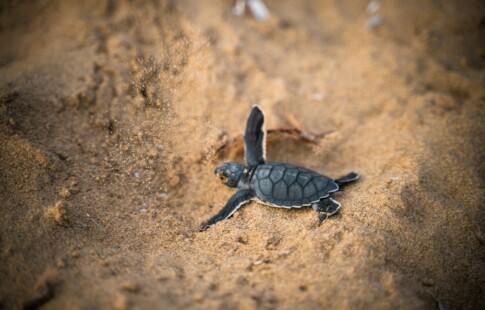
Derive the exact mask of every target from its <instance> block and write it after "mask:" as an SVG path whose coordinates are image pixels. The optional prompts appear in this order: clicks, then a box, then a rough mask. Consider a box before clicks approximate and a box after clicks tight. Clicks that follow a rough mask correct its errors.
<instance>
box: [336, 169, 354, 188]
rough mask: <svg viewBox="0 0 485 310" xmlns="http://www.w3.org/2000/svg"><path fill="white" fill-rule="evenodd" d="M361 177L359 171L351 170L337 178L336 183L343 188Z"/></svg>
mask: <svg viewBox="0 0 485 310" xmlns="http://www.w3.org/2000/svg"><path fill="white" fill-rule="evenodd" d="M359 178H360V175H359V174H358V173H355V172H351V173H349V174H347V175H345V176H343V177H341V178H338V179H336V180H335V183H337V185H338V186H339V187H340V188H342V187H344V186H346V185H348V184H350V183H352V182H355V181H357V180H358V179H359Z"/></svg>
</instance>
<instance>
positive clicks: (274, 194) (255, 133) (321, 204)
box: [200, 106, 359, 231]
mask: <svg viewBox="0 0 485 310" xmlns="http://www.w3.org/2000/svg"><path fill="white" fill-rule="evenodd" d="M244 150H245V154H244V155H245V160H246V166H244V165H241V164H239V163H235V162H229V163H224V164H222V165H221V166H220V167H218V168H217V169H216V170H215V171H214V173H215V174H216V175H217V176H218V177H219V179H220V180H221V182H222V183H224V184H225V185H226V186H228V187H231V188H237V189H238V191H237V192H236V193H235V194H234V195H233V196H232V197H231V198H230V199H229V201H228V202H227V203H226V205H225V206H224V208H222V209H221V210H220V211H219V213H217V214H216V215H214V216H213V217H212V218H210V219H209V220H208V221H207V222H205V223H204V224H203V225H202V226H201V227H200V231H202V230H205V229H207V228H209V227H210V226H212V225H214V224H216V223H217V222H219V221H222V220H224V219H227V218H229V217H230V216H231V215H232V214H233V213H234V212H236V211H237V210H238V209H239V208H240V207H241V206H242V205H244V204H246V203H248V202H250V201H257V202H260V203H263V204H267V205H270V206H273V207H278V208H301V207H304V206H312V208H313V209H314V210H315V211H316V212H317V214H318V218H319V221H320V224H322V223H323V222H324V221H326V220H327V218H328V217H329V216H331V215H333V214H336V213H337V212H338V210H339V209H340V203H339V202H337V201H335V200H334V199H332V198H331V197H330V195H331V194H332V193H335V192H337V191H340V190H341V189H342V187H343V186H345V185H347V184H350V183H352V182H354V181H356V180H357V179H359V175H358V174H357V173H355V172H351V173H348V174H347V175H345V176H343V177H341V178H338V179H336V180H333V179H331V178H329V177H326V176H324V175H321V174H319V173H316V172H314V171H311V170H309V169H306V168H302V167H298V166H295V165H292V164H286V163H266V131H265V129H264V114H263V112H262V111H261V109H260V108H259V107H258V106H254V107H253V109H252V110H251V114H250V115H249V118H248V121H247V124H246V132H245V134H244Z"/></svg>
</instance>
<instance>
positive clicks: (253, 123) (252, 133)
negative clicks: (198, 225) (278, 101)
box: [244, 105, 266, 166]
mask: <svg viewBox="0 0 485 310" xmlns="http://www.w3.org/2000/svg"><path fill="white" fill-rule="evenodd" d="M265 144H266V131H265V129H264V114H263V111H261V109H260V108H259V107H258V106H257V105H256V106H254V107H253V109H252V110H251V114H249V118H248V122H247V123H246V132H245V133H244V149H245V152H246V154H245V156H246V164H247V165H248V166H257V165H260V164H264V161H265V160H266V145H265Z"/></svg>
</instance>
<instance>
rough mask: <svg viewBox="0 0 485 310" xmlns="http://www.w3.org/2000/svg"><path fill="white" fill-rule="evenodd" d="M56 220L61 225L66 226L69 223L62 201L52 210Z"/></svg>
mask: <svg viewBox="0 0 485 310" xmlns="http://www.w3.org/2000/svg"><path fill="white" fill-rule="evenodd" d="M51 213H52V216H53V217H54V220H55V221H56V223H57V224H59V225H64V224H65V223H66V222H67V214H66V213H67V212H66V207H65V206H64V203H63V202H62V201H57V202H56V204H55V205H54V207H53V208H52V209H51Z"/></svg>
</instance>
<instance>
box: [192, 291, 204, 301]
mask: <svg viewBox="0 0 485 310" xmlns="http://www.w3.org/2000/svg"><path fill="white" fill-rule="evenodd" d="M192 299H193V300H194V301H195V302H201V301H203V300H204V294H202V293H195V294H194V296H193V297H192Z"/></svg>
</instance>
